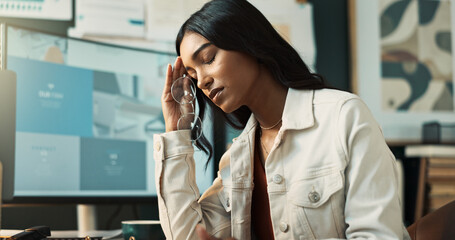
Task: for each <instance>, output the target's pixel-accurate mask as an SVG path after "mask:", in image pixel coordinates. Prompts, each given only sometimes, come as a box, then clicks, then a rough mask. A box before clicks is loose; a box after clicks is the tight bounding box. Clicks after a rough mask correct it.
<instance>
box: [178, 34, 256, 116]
mask: <svg viewBox="0 0 455 240" xmlns="http://www.w3.org/2000/svg"><path fill="white" fill-rule="evenodd" d="M180 55H181V58H182V61H183V64H184V65H185V68H186V71H187V73H188V75H189V76H191V77H192V78H195V79H197V86H198V88H200V89H201V90H202V91H203V92H204V94H205V95H206V96H207V97H208V98H210V99H211V100H212V102H213V103H215V104H216V105H217V106H218V107H220V108H221V109H222V110H223V111H224V112H226V113H230V112H233V111H235V110H236V109H238V108H239V107H241V106H243V105H248V102H249V100H250V99H251V96H252V95H251V94H252V93H253V90H254V89H253V85H254V83H255V82H256V80H257V79H258V78H259V73H260V66H259V64H258V62H257V61H256V59H254V58H253V57H251V56H249V55H247V54H243V53H240V52H235V51H226V50H223V49H220V48H218V47H216V46H215V45H213V44H212V43H210V42H209V41H208V40H207V39H205V38H204V37H202V36H201V35H199V34H197V33H192V32H187V33H186V34H185V35H184V37H183V40H182V43H181V44H180Z"/></svg>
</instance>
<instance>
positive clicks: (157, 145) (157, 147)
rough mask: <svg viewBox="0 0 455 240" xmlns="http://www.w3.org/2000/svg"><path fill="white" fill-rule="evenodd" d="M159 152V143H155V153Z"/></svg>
mask: <svg viewBox="0 0 455 240" xmlns="http://www.w3.org/2000/svg"><path fill="white" fill-rule="evenodd" d="M160 150H161V143H160V142H156V143H155V151H157V152H159V151H160Z"/></svg>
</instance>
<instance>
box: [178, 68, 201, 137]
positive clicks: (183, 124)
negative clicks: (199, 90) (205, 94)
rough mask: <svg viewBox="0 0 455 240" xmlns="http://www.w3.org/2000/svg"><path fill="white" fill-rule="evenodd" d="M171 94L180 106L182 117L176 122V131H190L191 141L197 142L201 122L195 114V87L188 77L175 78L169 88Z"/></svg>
mask: <svg viewBox="0 0 455 240" xmlns="http://www.w3.org/2000/svg"><path fill="white" fill-rule="evenodd" d="M171 94H172V97H173V98H174V100H175V101H176V102H178V103H179V104H180V112H181V114H182V116H181V117H180V118H179V120H178V122H177V129H178V130H191V141H196V140H198V139H199V138H200V137H201V135H202V120H201V119H200V118H199V116H198V115H197V114H196V111H195V104H194V103H195V102H196V85H195V84H194V82H193V80H192V79H191V78H190V77H188V76H185V75H184V76H183V77H179V78H177V79H176V80H175V81H174V82H173V83H172V86H171Z"/></svg>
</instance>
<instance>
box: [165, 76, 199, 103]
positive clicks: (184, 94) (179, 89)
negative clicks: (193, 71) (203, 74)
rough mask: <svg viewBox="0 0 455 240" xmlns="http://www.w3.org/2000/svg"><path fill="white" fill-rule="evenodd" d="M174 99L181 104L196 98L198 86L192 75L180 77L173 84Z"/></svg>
mask: <svg viewBox="0 0 455 240" xmlns="http://www.w3.org/2000/svg"><path fill="white" fill-rule="evenodd" d="M171 94H172V97H173V98H174V100H175V101H176V102H178V103H180V104H187V103H191V102H193V101H194V99H195V98H196V86H195V85H194V82H193V81H192V80H191V78H190V77H179V78H177V79H176V80H175V81H174V82H173V83H172V86H171Z"/></svg>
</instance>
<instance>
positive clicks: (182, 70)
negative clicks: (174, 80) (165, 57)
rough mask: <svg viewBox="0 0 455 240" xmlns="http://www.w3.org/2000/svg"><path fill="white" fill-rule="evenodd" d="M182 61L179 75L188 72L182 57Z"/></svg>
mask: <svg viewBox="0 0 455 240" xmlns="http://www.w3.org/2000/svg"><path fill="white" fill-rule="evenodd" d="M179 58H180V57H179ZM180 63H181V65H180V66H181V67H180V72H179V76H183V74H185V73H186V69H185V66H184V65H183V60H182V58H180Z"/></svg>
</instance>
